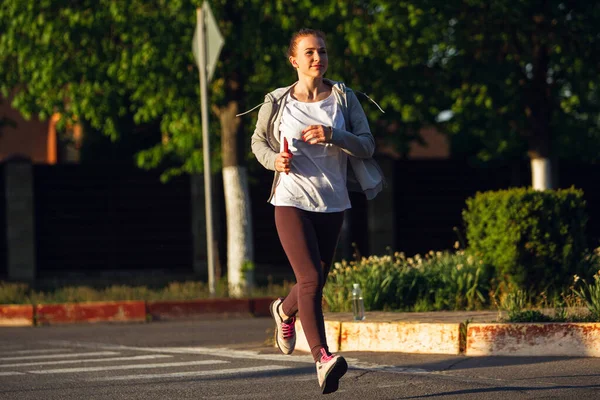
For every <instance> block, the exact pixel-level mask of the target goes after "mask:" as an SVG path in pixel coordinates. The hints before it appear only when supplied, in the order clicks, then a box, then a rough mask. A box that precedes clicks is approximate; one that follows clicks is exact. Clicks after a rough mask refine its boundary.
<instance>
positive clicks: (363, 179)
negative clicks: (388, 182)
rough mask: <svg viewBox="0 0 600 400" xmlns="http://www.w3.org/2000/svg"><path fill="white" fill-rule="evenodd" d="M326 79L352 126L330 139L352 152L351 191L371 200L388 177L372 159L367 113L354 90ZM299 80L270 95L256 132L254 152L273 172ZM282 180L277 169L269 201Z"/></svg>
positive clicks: (332, 134) (350, 163) (253, 137)
mask: <svg viewBox="0 0 600 400" xmlns="http://www.w3.org/2000/svg"><path fill="white" fill-rule="evenodd" d="M324 82H325V83H326V84H328V85H331V86H332V93H333V95H334V96H335V98H336V101H337V102H338V104H339V105H340V106H341V110H342V113H343V115H344V120H345V122H346V129H349V130H348V131H346V130H343V129H337V128H334V129H333V130H332V133H331V137H328V138H326V140H327V142H328V143H332V144H334V145H336V146H338V147H340V148H341V149H342V151H344V152H346V153H347V154H348V161H349V162H348V175H347V179H346V182H347V183H346V185H347V187H348V190H351V191H358V192H363V193H364V194H365V195H366V197H367V199H369V200H370V199H372V198H374V197H375V196H376V195H377V193H379V192H380V191H381V189H382V187H383V184H384V178H383V173H382V172H381V169H380V168H379V166H378V165H377V163H376V162H375V161H374V160H373V158H372V157H373V152H374V151H375V139H374V138H373V135H372V134H371V129H370V128H369V122H368V121H367V116H366V115H365V112H364V111H363V109H362V106H361V105H360V103H359V101H358V99H357V98H356V94H354V92H353V91H352V89H350V88H348V87H346V85H344V83H342V82H335V81H331V80H329V79H324ZM296 83H297V82H296ZM296 83H294V84H293V85H291V86H288V87H283V88H279V89H276V90H274V91H272V92H271V93H269V94H267V95H266V96H265V101H264V103H263V104H261V105H260V110H259V112H258V121H257V122H256V129H255V130H254V134H253V135H252V152H253V153H254V155H255V156H256V159H257V160H258V162H260V163H261V164H262V165H263V166H264V167H265V168H267V169H270V170H271V171H275V160H276V159H277V156H278V154H279V153H280V143H279V124H280V122H281V116H282V114H283V110H284V108H285V103H286V99H287V94H288V93H289V91H290V89H291V88H292V87H293V86H294V85H295V84H296ZM250 111H252V110H250ZM278 180H279V172H277V171H275V177H274V179H273V186H272V187H271V194H270V196H269V199H268V201H271V199H272V197H273V194H274V192H275V187H276V186H277V182H278Z"/></svg>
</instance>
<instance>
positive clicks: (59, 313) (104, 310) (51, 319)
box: [35, 301, 146, 325]
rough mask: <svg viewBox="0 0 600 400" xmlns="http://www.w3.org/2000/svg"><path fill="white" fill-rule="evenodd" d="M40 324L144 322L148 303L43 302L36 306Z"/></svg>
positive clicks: (37, 320) (37, 321) (37, 319)
mask: <svg viewBox="0 0 600 400" xmlns="http://www.w3.org/2000/svg"><path fill="white" fill-rule="evenodd" d="M35 318H36V324H38V325H54V324H67V323H77V322H124V321H127V322H143V321H146V304H145V302H143V301H119V302H117V301H115V302H93V303H67V304H43V305H37V306H35Z"/></svg>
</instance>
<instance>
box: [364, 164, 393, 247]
mask: <svg viewBox="0 0 600 400" xmlns="http://www.w3.org/2000/svg"><path fill="white" fill-rule="evenodd" d="M377 162H378V163H379V166H380V167H381V169H382V170H383V175H384V176H385V179H386V182H387V186H386V187H384V188H383V190H382V191H381V192H380V193H379V194H378V195H377V197H375V198H374V199H373V200H370V201H369V202H367V204H368V224H369V253H370V254H372V255H382V254H386V253H387V251H386V249H387V247H391V248H392V249H394V247H395V245H396V231H395V212H394V190H395V189H394V160H393V159H390V158H378V159H377Z"/></svg>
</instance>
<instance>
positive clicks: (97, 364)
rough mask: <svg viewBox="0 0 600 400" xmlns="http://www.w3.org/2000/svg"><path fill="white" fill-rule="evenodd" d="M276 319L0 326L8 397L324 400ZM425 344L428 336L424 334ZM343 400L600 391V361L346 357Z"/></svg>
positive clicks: (565, 395) (571, 395) (2, 386)
mask: <svg viewBox="0 0 600 400" xmlns="http://www.w3.org/2000/svg"><path fill="white" fill-rule="evenodd" d="M271 336H272V326H271V320H270V319H268V318H254V319H230V320H211V321H207V320H195V321H176V322H153V323H151V324H102V325H71V326H52V327H35V328H0V399H11V400H20V399H36V400H38V399H44V400H46V399H47V400H52V399H61V400H71V399H72V400H75V399H77V400H79V399H144V400H154V399H279V398H286V399H290V400H291V399H314V398H320V397H323V396H322V395H321V394H320V391H319V387H318V384H317V380H316V373H315V370H314V364H313V362H312V359H311V358H310V357H309V356H307V355H306V354H298V355H293V356H284V355H281V354H279V353H278V351H277V350H276V349H274V348H273V347H271V346H270V345H268V338H269V337H271ZM415 340H418V338H415ZM343 355H344V356H345V357H346V358H347V359H348V361H349V364H350V370H349V371H348V373H347V374H346V376H345V377H344V378H343V379H342V381H341V383H340V390H339V391H338V392H336V393H334V394H331V395H328V396H326V398H331V399H335V398H340V399H360V400H370V399H486V400H487V399H511V400H512V399H600V390H599V389H600V359H596V358H566V357H526V358H525V357H501V358H499V357H480V358H469V357H464V356H446V355H416V354H398V353H359V352H354V353H343Z"/></svg>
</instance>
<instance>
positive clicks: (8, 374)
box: [0, 372, 25, 376]
mask: <svg viewBox="0 0 600 400" xmlns="http://www.w3.org/2000/svg"><path fill="white" fill-rule="evenodd" d="M13 375H25V374H24V373H23V372H0V376H13Z"/></svg>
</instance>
